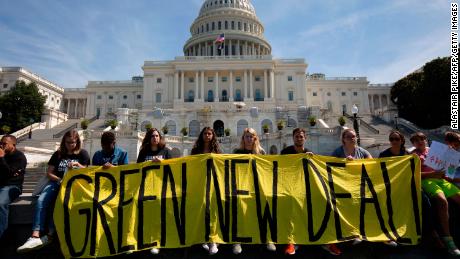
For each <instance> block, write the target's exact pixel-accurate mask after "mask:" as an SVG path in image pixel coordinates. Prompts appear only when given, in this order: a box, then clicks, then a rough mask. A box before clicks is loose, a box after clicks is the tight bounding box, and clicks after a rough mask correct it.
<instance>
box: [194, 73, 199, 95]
mask: <svg viewBox="0 0 460 259" xmlns="http://www.w3.org/2000/svg"><path fill="white" fill-rule="evenodd" d="M199 80H200V79H199V77H198V71H196V72H195V100H194V102H196V101H197V99H199V98H198V91H199V90H198V84H199V82H198V81H199Z"/></svg>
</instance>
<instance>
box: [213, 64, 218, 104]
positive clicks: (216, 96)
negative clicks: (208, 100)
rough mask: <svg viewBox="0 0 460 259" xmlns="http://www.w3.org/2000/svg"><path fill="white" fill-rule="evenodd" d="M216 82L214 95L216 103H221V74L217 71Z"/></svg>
mask: <svg viewBox="0 0 460 259" xmlns="http://www.w3.org/2000/svg"><path fill="white" fill-rule="evenodd" d="M214 81H215V88H216V89H215V90H216V92H215V94H214V102H218V101H219V72H217V71H216V76H215V78H214Z"/></svg>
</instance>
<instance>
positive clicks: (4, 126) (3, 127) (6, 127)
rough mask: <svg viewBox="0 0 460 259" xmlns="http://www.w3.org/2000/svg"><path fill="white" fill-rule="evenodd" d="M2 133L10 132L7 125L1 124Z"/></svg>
mask: <svg viewBox="0 0 460 259" xmlns="http://www.w3.org/2000/svg"><path fill="white" fill-rule="evenodd" d="M1 131H2V134H8V133H10V132H11V128H10V127H9V126H6V125H3V126H2V128H1Z"/></svg>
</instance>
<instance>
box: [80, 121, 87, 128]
mask: <svg viewBox="0 0 460 259" xmlns="http://www.w3.org/2000/svg"><path fill="white" fill-rule="evenodd" d="M80 125H81V128H82V129H87V128H88V125H89V120H87V119H83V120H82V121H81V122H80Z"/></svg>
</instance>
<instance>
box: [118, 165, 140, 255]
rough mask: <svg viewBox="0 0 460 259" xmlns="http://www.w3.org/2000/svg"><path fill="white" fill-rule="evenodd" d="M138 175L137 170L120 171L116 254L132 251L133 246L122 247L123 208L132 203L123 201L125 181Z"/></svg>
mask: <svg viewBox="0 0 460 259" xmlns="http://www.w3.org/2000/svg"><path fill="white" fill-rule="evenodd" d="M137 173H139V169H133V170H125V171H120V194H119V196H120V200H119V202H118V253H121V252H126V251H129V250H133V249H134V246H133V245H128V246H123V245H122V244H123V207H124V206H126V205H128V204H130V203H132V202H133V198H131V199H129V200H127V201H125V180H126V176H127V175H130V174H137Z"/></svg>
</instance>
